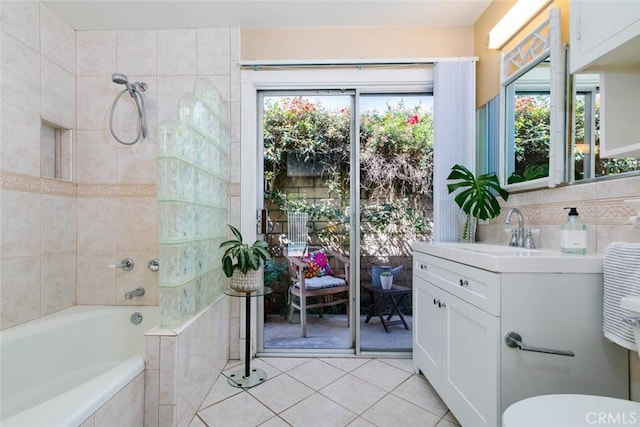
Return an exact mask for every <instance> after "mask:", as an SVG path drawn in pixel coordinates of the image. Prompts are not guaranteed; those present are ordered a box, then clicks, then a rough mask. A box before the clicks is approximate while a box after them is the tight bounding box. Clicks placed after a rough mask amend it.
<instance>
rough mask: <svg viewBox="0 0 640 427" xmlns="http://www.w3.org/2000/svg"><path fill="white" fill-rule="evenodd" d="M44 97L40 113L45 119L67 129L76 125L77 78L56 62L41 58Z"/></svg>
mask: <svg viewBox="0 0 640 427" xmlns="http://www.w3.org/2000/svg"><path fill="white" fill-rule="evenodd" d="M41 66H42V71H41V73H42V74H41V81H42V97H41V101H40V114H41V116H42V118H43V119H44V120H47V121H49V122H52V123H54V124H56V125H58V126H61V127H63V128H65V129H74V128H75V126H76V79H75V76H74V75H73V74H71V73H70V72H69V71H67V70H65V69H64V68H62V67H60V66H59V65H57V64H55V63H54V62H52V61H50V60H48V59H46V58H42V60H41Z"/></svg>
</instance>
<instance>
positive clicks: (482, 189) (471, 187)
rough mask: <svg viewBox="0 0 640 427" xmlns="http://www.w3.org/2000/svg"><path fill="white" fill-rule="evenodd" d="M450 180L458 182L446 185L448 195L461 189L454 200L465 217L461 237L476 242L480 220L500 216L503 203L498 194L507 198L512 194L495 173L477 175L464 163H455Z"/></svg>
mask: <svg viewBox="0 0 640 427" xmlns="http://www.w3.org/2000/svg"><path fill="white" fill-rule="evenodd" d="M447 180H455V181H456V182H454V183H452V184H447V190H448V191H449V194H451V193H453V192H454V191H456V190H460V191H459V192H458V194H457V195H456V197H455V202H456V204H457V205H458V206H459V207H460V210H462V212H463V213H464V214H465V217H466V218H465V221H464V226H463V227H462V229H461V232H460V234H461V235H460V238H461V240H463V241H467V242H473V241H475V230H476V224H477V223H478V219H481V220H487V219H491V218H495V217H497V216H498V215H500V202H499V201H498V198H497V195H498V196H500V197H502V199H503V200H505V201H506V200H507V199H508V198H509V193H508V192H507V191H506V190H505V189H503V188H502V187H500V182H499V181H498V177H497V176H496V174H495V173H487V174H483V175H479V176H475V175H474V174H473V173H472V172H471V171H470V170H469V169H467V168H466V167H464V166H462V165H453V167H452V168H451V173H450V174H449V176H448V177H447Z"/></svg>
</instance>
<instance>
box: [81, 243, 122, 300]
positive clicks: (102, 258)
mask: <svg viewBox="0 0 640 427" xmlns="http://www.w3.org/2000/svg"><path fill="white" fill-rule="evenodd" d="M119 262H120V260H119V259H116V256H115V252H110V251H78V258H77V267H76V268H77V272H78V281H77V290H76V304H106V305H114V304H115V303H116V269H115V268H110V267H109V265H114V264H117V263H119Z"/></svg>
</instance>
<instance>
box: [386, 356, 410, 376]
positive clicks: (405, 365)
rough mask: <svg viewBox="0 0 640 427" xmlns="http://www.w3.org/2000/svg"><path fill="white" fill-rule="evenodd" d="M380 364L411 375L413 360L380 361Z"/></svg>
mask: <svg viewBox="0 0 640 427" xmlns="http://www.w3.org/2000/svg"><path fill="white" fill-rule="evenodd" d="M380 361H381V362H382V363H386V364H387V365H391V366H395V367H396V368H398V369H402V370H403V371H407V372H409V373H410V374H413V373H414V372H413V360H411V359H380Z"/></svg>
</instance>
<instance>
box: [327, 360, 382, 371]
mask: <svg viewBox="0 0 640 427" xmlns="http://www.w3.org/2000/svg"><path fill="white" fill-rule="evenodd" d="M320 360H322V361H323V362H325V363H328V364H330V365H332V366H335V367H336V368H339V369H342V370H343V371H345V372H351V371H353V370H354V369H356V368H358V367H360V366H362V365H364V364H365V363H367V362H368V361H369V360H371V359H358V358H355V357H352V358H333V357H327V358H324V359H320Z"/></svg>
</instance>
